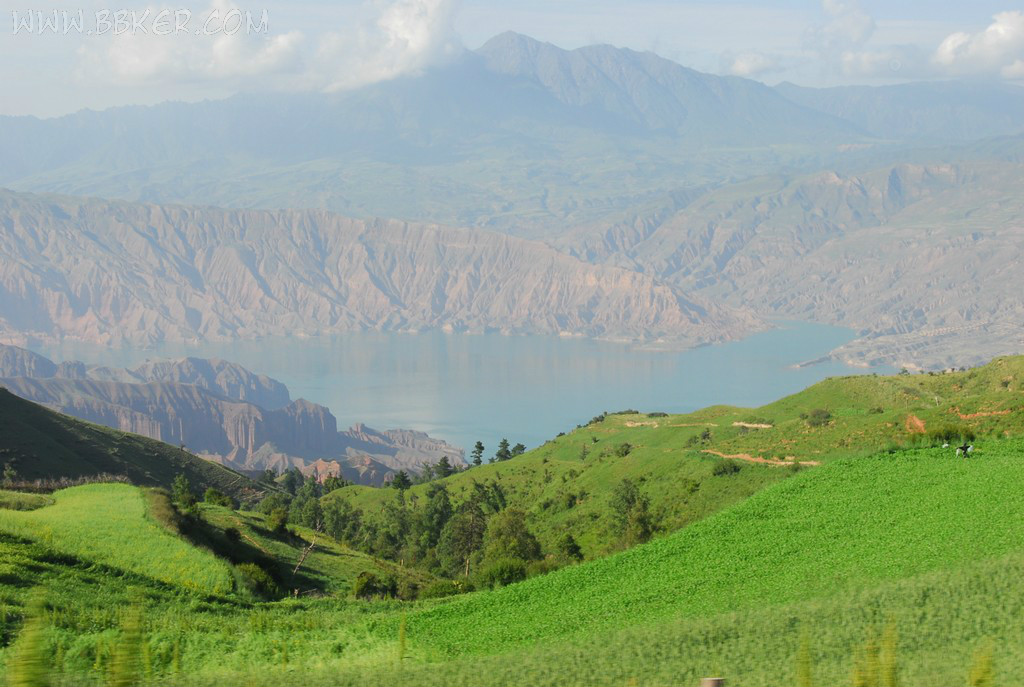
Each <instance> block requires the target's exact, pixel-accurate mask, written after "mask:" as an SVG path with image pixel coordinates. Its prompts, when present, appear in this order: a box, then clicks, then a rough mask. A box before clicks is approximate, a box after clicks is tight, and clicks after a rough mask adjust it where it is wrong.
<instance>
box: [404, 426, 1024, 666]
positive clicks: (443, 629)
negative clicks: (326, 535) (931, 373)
mask: <svg viewBox="0 0 1024 687" xmlns="http://www.w3.org/2000/svg"><path fill="white" fill-rule="evenodd" d="M1022 453H1024V444H1022V443H1019V442H1016V441H1015V442H992V443H985V444H983V445H981V447H980V448H979V449H978V450H977V451H976V452H975V453H974V457H973V458H971V459H970V460H964V459H957V458H955V457H954V455H953V452H952V451H951V450H949V449H921V450H914V451H907V452H900V453H898V454H896V455H888V454H884V455H881V456H875V457H870V458H859V459H852V460H845V461H839V462H834V463H830V464H829V465H827V466H824V467H822V468H819V469H816V470H807V471H805V472H803V473H801V474H800V475H798V476H796V477H794V478H793V479H790V480H787V481H785V482H783V483H781V484H776V485H774V486H772V487H769V488H766V489H764V490H763V491H761V492H760V493H758V494H756V495H754V496H752V497H751V498H749V499H747V500H746V501H745V502H743V503H741V504H739V505H737V506H735V507H733V508H730V509H726V510H724V511H722V512H720V513H718V514H716V515H712V516H710V517H708V518H707V519H705V520H703V521H701V522H698V523H695V524H693V525H691V526H690V527H687V528H684V529H683V530H680V531H679V532H677V533H675V534H673V535H670V536H668V537H665V538H663V539H660V540H656V541H654V542H651V543H649V544H646V545H644V546H640V547H637V548H634V549H631V550H629V551H626V552H623V553H621V554H618V555H615V556H611V557H608V558H604V559H601V560H598V561H593V562H591V563H588V564H585V565H579V566H574V567H569V568H565V569H563V570H560V571H557V572H555V573H552V574H550V575H547V576H545V577H536V578H532V579H530V580H527V581H526V582H523V583H520V584H517V585H511V586H509V587H505V588H503V589H500V590H498V591H495V592H494V593H492V594H483V595H473V596H469V597H464V598H461V599H459V600H457V601H453V602H452V603H450V604H447V605H445V606H443V607H440V608H437V609H434V610H431V611H428V612H425V613H423V614H422V615H414V616H411V617H410V622H409V635H410V637H411V638H413V639H420V638H422V639H424V640H425V641H428V642H429V643H430V644H431V645H432V646H435V647H438V648H441V649H443V650H445V651H448V652H459V653H461V652H464V651H466V648H467V647H471V650H473V651H480V652H485V651H488V650H492V651H493V650H495V649H499V648H502V647H509V646H512V645H516V644H528V643H533V642H538V641H551V640H553V639H557V638H564V637H567V636H573V635H576V636H578V635H585V634H591V633H594V632H600V631H610V630H612V629H613V628H616V627H623V626H629V625H635V624H641V623H646V622H650V621H653V620H657V619H659V618H668V617H672V618H684V617H701V616H713V615H717V614H720V613H725V612H730V611H739V610H743V609H746V608H756V607H763V606H766V605H775V604H785V603H791V602H795V601H802V600H806V599H813V598H822V597H827V596H831V595H833V594H837V593H843V592H849V591H851V590H856V589H862V588H865V587H871V586H874V585H877V584H880V583H883V582H888V581H893V580H898V579H901V578H907V577H913V576H915V575H920V574H923V573H927V572H931V571H934V570H941V569H956V568H959V567H961V566H963V565H964V564H967V563H970V562H972V561H977V560H980V559H984V558H989V557H998V556H1003V555H1006V554H1009V553H1012V552H1015V551H1024V524H1022V523H1024V490H1021V489H1020V485H1021V484H1022V483H1024V462H1022V461H1021V459H1020V456H1021V454H1022ZM499 618H500V621H499V620H498V619H499Z"/></svg>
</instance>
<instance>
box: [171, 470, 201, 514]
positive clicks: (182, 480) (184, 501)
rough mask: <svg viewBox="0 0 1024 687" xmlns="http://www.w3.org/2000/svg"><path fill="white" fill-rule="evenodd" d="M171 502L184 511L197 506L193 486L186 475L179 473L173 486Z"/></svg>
mask: <svg viewBox="0 0 1024 687" xmlns="http://www.w3.org/2000/svg"><path fill="white" fill-rule="evenodd" d="M171 500H173V501H174V502H175V503H176V504H178V507H179V508H181V509H182V510H191V509H192V508H194V507H195V505H196V496H195V494H193V493H192V485H191V484H189V483H188V477H185V473H183V472H179V473H178V476H177V477H175V478H174V482H173V483H172V484H171Z"/></svg>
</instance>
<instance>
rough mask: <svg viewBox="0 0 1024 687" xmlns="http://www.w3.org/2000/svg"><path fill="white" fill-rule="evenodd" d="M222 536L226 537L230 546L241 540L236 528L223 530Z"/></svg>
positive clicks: (240, 534)
mask: <svg viewBox="0 0 1024 687" xmlns="http://www.w3.org/2000/svg"><path fill="white" fill-rule="evenodd" d="M224 536H225V537H227V539H228V541H229V542H231V543H232V544H237V543H238V542H239V541H241V539H242V533H241V532H239V531H238V528H237V527H229V528H227V529H226V530H224Z"/></svg>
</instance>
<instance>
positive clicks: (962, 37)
mask: <svg viewBox="0 0 1024 687" xmlns="http://www.w3.org/2000/svg"><path fill="white" fill-rule="evenodd" d="M932 59H933V62H934V63H935V64H936V65H937V66H938V67H939V68H941V69H942V70H943V71H944V72H945V73H947V74H950V75H969V74H1000V75H1002V76H1006V77H1007V78H1019V76H1020V71H1021V66H1020V64H1021V61H1022V60H1024V12H1021V11H1018V10H1015V11H1012V12H1000V13H999V14H997V15H995V16H994V17H993V21H992V23H991V24H989V25H988V26H987V27H986V28H985V29H983V30H981V31H978V32H976V33H966V32H962V31H958V32H956V33H952V34H950V35H949V36H947V37H946V39H945V40H944V41H942V43H941V44H939V47H938V48H937V49H936V50H935V54H934V55H933V57H932Z"/></svg>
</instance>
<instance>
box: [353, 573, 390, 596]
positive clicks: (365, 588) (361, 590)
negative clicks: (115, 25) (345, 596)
mask: <svg viewBox="0 0 1024 687" xmlns="http://www.w3.org/2000/svg"><path fill="white" fill-rule="evenodd" d="M397 591H398V584H397V583H396V582H395V578H393V577H391V576H387V577H377V576H376V575H374V574H373V573H371V572H365V571H364V572H361V573H359V576H358V577H356V579H355V581H353V582H352V596H354V597H356V598H357V599H374V598H388V597H394V596H395V594H396V593H397Z"/></svg>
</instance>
